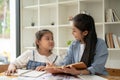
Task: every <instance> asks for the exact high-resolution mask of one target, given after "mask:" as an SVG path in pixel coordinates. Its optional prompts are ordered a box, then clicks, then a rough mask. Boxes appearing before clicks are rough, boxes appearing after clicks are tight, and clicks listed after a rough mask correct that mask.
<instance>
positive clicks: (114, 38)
mask: <svg viewBox="0 0 120 80" xmlns="http://www.w3.org/2000/svg"><path fill="white" fill-rule="evenodd" d="M112 36H113V42H114V46H115V48H119V44H118V40H117V35H115V34H113V35H112Z"/></svg>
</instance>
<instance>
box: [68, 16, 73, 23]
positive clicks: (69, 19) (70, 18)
mask: <svg viewBox="0 0 120 80" xmlns="http://www.w3.org/2000/svg"><path fill="white" fill-rule="evenodd" d="M72 19H73V16H69V17H68V21H69V22H70V24H71V25H72V23H73V21H72Z"/></svg>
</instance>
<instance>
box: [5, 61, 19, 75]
mask: <svg viewBox="0 0 120 80" xmlns="http://www.w3.org/2000/svg"><path fill="white" fill-rule="evenodd" d="M16 69H17V67H16V66H15V65H14V64H12V63H11V64H10V65H9V66H8V70H7V71H6V72H5V75H8V76H9V75H11V73H15V72H16Z"/></svg>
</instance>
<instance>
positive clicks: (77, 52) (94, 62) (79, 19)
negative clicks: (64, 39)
mask: <svg viewBox="0 0 120 80" xmlns="http://www.w3.org/2000/svg"><path fill="white" fill-rule="evenodd" d="M72 34H73V36H74V38H75V39H76V40H75V41H73V42H72V44H71V45H70V47H69V48H68V51H67V55H66V57H65V58H64V60H63V62H62V63H61V65H68V64H72V63H78V62H84V63H85V64H86V65H87V69H83V70H77V69H75V68H74V67H72V66H71V67H69V68H67V67H63V68H62V69H61V68H60V69H58V68H57V69H55V68H54V70H55V71H57V72H64V73H68V74H72V75H80V74H84V75H88V74H101V75H107V74H108V73H107V72H106V70H105V67H104V66H105V63H106V60H107V57H108V50H107V46H106V44H105V42H104V40H102V39H100V38H97V34H96V30H95V23H94V19H93V18H92V17H91V16H90V15H86V14H78V15H76V16H75V17H74V18H73V28H72ZM46 70H47V71H48V72H50V71H52V70H49V69H46Z"/></svg>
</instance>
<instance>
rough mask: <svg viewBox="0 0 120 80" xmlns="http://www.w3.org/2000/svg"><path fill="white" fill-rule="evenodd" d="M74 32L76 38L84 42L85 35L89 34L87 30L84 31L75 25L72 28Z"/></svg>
mask: <svg viewBox="0 0 120 80" xmlns="http://www.w3.org/2000/svg"><path fill="white" fill-rule="evenodd" d="M72 34H73V36H74V38H75V39H76V40H79V41H80V42H83V43H84V37H85V36H86V35H87V34H86V31H84V32H82V31H80V30H79V29H78V28H76V27H75V26H73V28H72Z"/></svg>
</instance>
